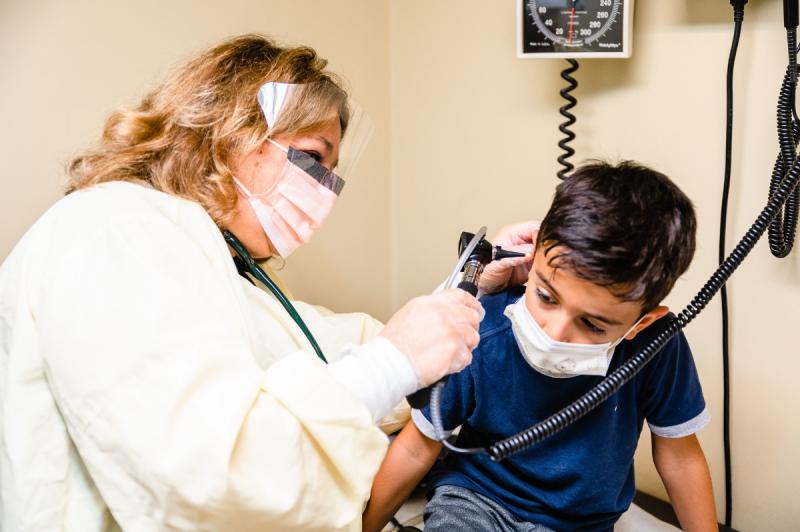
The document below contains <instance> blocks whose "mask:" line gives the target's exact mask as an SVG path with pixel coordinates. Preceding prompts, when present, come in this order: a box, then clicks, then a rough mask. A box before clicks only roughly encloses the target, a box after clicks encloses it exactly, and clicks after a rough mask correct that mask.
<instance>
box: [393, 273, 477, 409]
mask: <svg viewBox="0 0 800 532" xmlns="http://www.w3.org/2000/svg"><path fill="white" fill-rule="evenodd" d="M458 288H460V289H462V290H464V291H465V292H468V293H469V294H470V295H472V297H475V296H476V295H478V286H477V285H476V284H475V283H471V282H469V281H461V282H460V283H458ZM445 381H447V377H446V376H445V377H443V378H442V379H440V380H439V381H437V382H445ZM435 385H436V383H434V384H432V385H430V386H428V387H427V388H422V389H421V390H417V391H416V392H414V393H412V394H411V395H409V396H407V397H406V400H407V401H408V404H410V405H411V408H416V409H417V410H419V409H421V408H425V407H426V406H428V403H430V402H431V390H432V389H433V387H434V386H435Z"/></svg>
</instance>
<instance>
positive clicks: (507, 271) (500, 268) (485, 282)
mask: <svg viewBox="0 0 800 532" xmlns="http://www.w3.org/2000/svg"><path fill="white" fill-rule="evenodd" d="M538 233H539V222H537V221H530V222H522V223H517V224H512V225H506V226H505V227H502V228H501V229H500V230H499V231H498V232H497V234H496V235H495V236H494V238H492V239H491V240H490V241H491V243H492V244H494V245H495V246H500V247H502V248H503V249H508V250H510V251H517V252H519V253H525V254H526V255H525V257H518V258H511V259H503V260H498V261H494V262H490V263H489V264H487V265H486V268H485V269H484V270H483V274H482V275H481V278H480V282H479V284H478V288H479V289H480V291H481V292H483V293H484V294H492V293H495V292H499V291H501V290H503V289H505V288H506V287H507V286H514V285H520V284H525V283H526V282H527V280H528V274H529V273H530V271H531V265H532V264H533V252H534V249H535V248H536V236H537V234H538Z"/></svg>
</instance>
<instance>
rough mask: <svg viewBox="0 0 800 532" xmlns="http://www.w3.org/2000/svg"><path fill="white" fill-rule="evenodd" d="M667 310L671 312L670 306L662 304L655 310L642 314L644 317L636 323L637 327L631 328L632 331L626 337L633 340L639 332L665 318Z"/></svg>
mask: <svg viewBox="0 0 800 532" xmlns="http://www.w3.org/2000/svg"><path fill="white" fill-rule="evenodd" d="M667 312H669V307H665V306H660V307H656V308H654V309H653V310H651V311H650V312H648V313H647V314H645V315H644V316H642V319H641V320H640V321H639V324H638V325H636V327H634V328H633V329H631V332H629V333H628V334H626V335H625V339H626V340H633V339H634V338H636V335H637V334H639V333H640V332H642V331H643V330H645V329H647V328H648V327H649V326H650V325H651V324H652V323H654V322H656V321H658V320H660V319H661V318H663V317H664V316H665V315H666V314H667Z"/></svg>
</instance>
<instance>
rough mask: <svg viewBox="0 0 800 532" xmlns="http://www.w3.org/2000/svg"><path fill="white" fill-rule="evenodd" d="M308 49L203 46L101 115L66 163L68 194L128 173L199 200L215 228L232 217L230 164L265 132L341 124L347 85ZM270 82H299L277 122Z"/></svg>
mask: <svg viewBox="0 0 800 532" xmlns="http://www.w3.org/2000/svg"><path fill="white" fill-rule="evenodd" d="M326 66H327V61H326V60H325V59H322V58H320V57H319V56H317V53H316V52H315V51H314V50H313V49H311V48H308V47H305V46H300V47H281V46H278V45H277V44H276V43H275V42H273V41H272V40H270V39H269V38H267V37H264V36H261V35H244V36H241V37H237V38H234V39H231V40H228V41H226V42H223V43H222V44H220V45H218V46H215V47H214V48H211V49H210V50H207V51H205V52H203V53H201V54H199V55H198V56H196V57H195V58H194V59H192V60H190V61H189V62H188V63H186V64H185V65H184V66H183V67H181V68H179V69H178V70H176V71H175V72H174V73H173V74H172V75H171V76H169V77H168V78H167V80H166V81H165V82H164V83H163V84H162V85H160V86H159V87H157V88H156V89H155V90H154V91H152V92H151V93H150V94H148V95H147V96H146V97H145V98H144V99H143V100H142V102H141V103H140V104H139V105H138V106H137V107H136V108H134V109H119V110H117V111H115V112H113V113H112V114H111V116H110V117H109V118H108V120H107V121H106V124H105V127H104V129H103V135H102V137H101V139H100V142H99V144H98V145H97V146H96V147H95V148H93V149H90V150H87V151H85V152H84V153H81V154H79V155H78V156H77V157H75V158H74V159H73V160H72V161H71V162H70V163H69V165H68V167H67V172H68V174H69V184H68V186H67V194H69V193H70V192H74V191H76V190H80V189H83V188H86V187H90V186H92V185H96V184H98V183H105V182H109V181H133V182H140V183H146V184H148V185H150V186H152V187H153V188H155V189H157V190H160V191H162V192H166V193H168V194H172V195H175V196H179V197H182V198H186V199H189V200H192V201H196V202H198V203H200V204H201V205H202V206H203V207H204V208H205V209H206V211H207V212H208V213H209V215H210V216H211V218H212V219H213V220H214V221H215V222H216V223H217V224H218V225H220V226H224V225H226V223H227V222H229V221H230V218H231V217H232V215H233V212H234V207H235V204H236V190H235V188H234V184H233V179H232V177H233V174H234V171H235V169H236V165H237V164H238V162H239V161H240V160H241V159H242V157H244V156H246V155H247V154H249V153H252V152H253V151H255V150H258V149H259V148H260V146H261V145H262V143H263V142H264V141H266V140H267V138H269V137H271V136H277V135H297V134H300V135H302V134H307V133H310V132H314V131H317V130H319V129H321V128H323V127H325V126H327V125H329V124H330V122H331V121H332V120H336V119H337V118H338V120H339V122H340V124H341V127H342V134H344V131H345V130H346V129H347V123H348V120H349V109H348V106H347V93H346V92H345V90H344V89H343V88H342V83H341V81H340V80H339V79H338V78H336V77H335V76H334V75H333V74H331V73H330V72H327V71H326V70H325V67H326ZM268 81H276V82H286V83H303V84H309V85H305V86H304V89H303V90H301V91H298V96H295V97H294V98H293V100H292V101H291V102H287V104H286V106H287V108H285V109H284V111H283V112H282V113H281V117H280V119H279V120H278V121H277V123H276V124H269V126H270V127H268V124H267V123H266V120H265V119H264V115H263V113H262V111H261V108H260V106H259V104H258V99H257V95H258V90H259V88H260V87H261V86H262V85H263V84H264V83H266V82H268Z"/></svg>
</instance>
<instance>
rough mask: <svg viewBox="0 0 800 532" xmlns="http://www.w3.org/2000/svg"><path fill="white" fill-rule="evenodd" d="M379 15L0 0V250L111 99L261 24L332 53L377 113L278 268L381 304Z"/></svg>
mask: <svg viewBox="0 0 800 532" xmlns="http://www.w3.org/2000/svg"><path fill="white" fill-rule="evenodd" d="M388 23H389V21H388V5H387V4H386V3H385V2H372V1H370V0H338V1H336V2H326V1H324V0H291V1H289V0H283V1H280V0H274V1H264V0H229V1H227V2H224V3H223V2H195V1H192V0H171V1H169V2H161V1H158V0H143V1H137V2H103V1H99V0H95V1H86V0H82V1H81V0H71V1H69V2H44V1H32V2H31V1H27V0H0V94H2V98H0V116H1V117H3V124H4V127H3V128H2V131H1V132H0V160H2V161H3V174H4V177H3V182H4V184H5V191H4V193H3V195H2V198H0V213H1V214H0V217H2V218H1V219H2V223H0V257H5V256H6V255H7V254H8V252H9V251H10V250H11V248H12V246H13V245H14V244H15V243H16V241H17V240H18V239H19V237H20V236H21V235H22V233H23V232H24V231H25V229H26V228H27V227H29V226H30V224H31V223H32V222H33V221H34V220H35V219H36V218H37V217H38V216H39V215H40V214H41V213H42V212H43V211H44V210H45V209H46V208H47V207H48V206H49V205H50V204H52V202H53V201H55V200H56V199H57V198H59V197H60V195H61V191H62V189H63V184H64V175H63V172H62V167H63V164H64V163H65V162H66V161H67V160H69V158H70V155H71V154H74V153H76V152H77V151H78V150H80V149H81V148H82V147H85V146H87V145H88V144H89V143H90V142H92V141H93V140H94V139H96V138H97V137H98V136H99V134H100V131H101V127H102V124H103V120H104V119H105V117H106V116H107V115H108V113H109V112H110V111H111V110H112V109H114V108H115V107H117V106H119V105H133V104H135V103H137V102H138V100H139V99H140V98H141V97H142V96H143V95H144V94H145V92H146V91H147V90H149V89H150V88H152V87H153V86H154V85H155V84H156V83H157V82H158V81H160V80H161V79H162V78H163V76H164V75H165V73H166V72H168V71H169V69H170V67H171V66H173V65H176V64H179V63H180V62H182V61H183V60H184V59H185V58H187V57H188V56H189V55H190V54H192V53H194V52H196V51H198V50H200V49H203V48H205V47H207V46H209V45H211V44H214V43H216V42H218V41H220V40H222V39H224V38H227V37H230V36H233V35H237V34H241V33H247V32H259V33H266V34H269V35H272V36H273V37H275V38H277V39H279V40H281V41H284V42H287V43H294V44H300V43H302V44H308V45H311V46H313V47H315V48H316V49H317V51H318V52H319V53H320V54H321V55H322V56H323V57H326V58H329V59H330V66H331V68H332V69H333V70H335V71H336V72H338V73H340V74H342V75H343V76H344V77H345V78H346V79H347V80H348V81H349V84H350V85H351V86H352V88H353V92H354V96H355V97H356V98H357V99H358V100H359V102H360V103H361V104H362V105H363V106H364V107H365V109H366V110H367V111H368V112H369V113H370V115H371V117H372V119H373V121H374V122H375V126H376V127H375V129H376V133H375V135H374V137H373V139H372V142H371V143H370V149H369V150H368V151H367V152H366V153H365V155H364V157H363V158H362V160H361V164H359V166H358V167H357V170H356V171H355V174H354V175H352V176H351V177H350V179H349V180H348V186H347V188H346V190H345V193H344V194H343V195H342V199H341V201H340V203H339V208H338V209H336V210H334V212H333V214H332V215H331V217H330V219H329V221H328V223H327V224H326V225H325V226H324V227H323V228H322V229H321V230H320V231H319V232H318V234H317V235H315V238H314V245H313V246H308V247H307V248H304V249H301V250H300V251H298V252H297V254H296V255H295V256H293V257H291V260H290V261H289V264H288V265H287V266H286V269H285V271H284V272H283V277H284V278H285V280H286V281H287V282H288V283H289V285H290V286H291V287H292V289H293V291H294V292H295V294H296V295H298V296H299V297H301V298H304V299H309V300H313V301H314V302H316V303H320V304H323V305H326V306H329V307H332V308H335V309H337V310H340V311H346V310H363V311H368V312H371V313H373V314H376V315H378V316H381V317H386V316H387V315H388V314H389V302H390V295H389V290H390V285H389V282H388V279H389V277H390V259H389V252H390V242H389V240H388V238H387V235H388V234H389V225H388V224H389V166H388V160H389V136H388V134H389V126H388V118H389V111H388V94H389V68H388V64H387V58H388V55H389V54H388V44H389V42H388V37H387V33H388ZM364 220H369V221H370V222H369V223H364ZM345 235H346V238H344V236H345ZM344 257H347V258H348V268H347V269H345V268H343V267H342V261H343V259H344ZM341 294H348V297H347V298H342V297H341Z"/></svg>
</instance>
